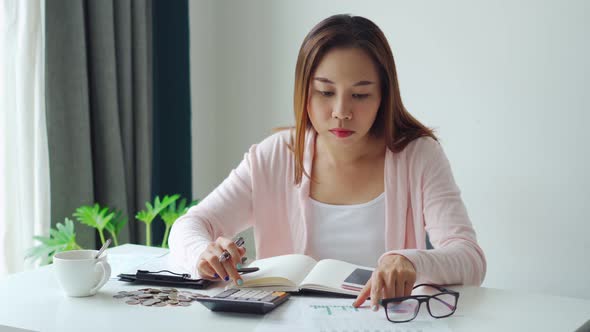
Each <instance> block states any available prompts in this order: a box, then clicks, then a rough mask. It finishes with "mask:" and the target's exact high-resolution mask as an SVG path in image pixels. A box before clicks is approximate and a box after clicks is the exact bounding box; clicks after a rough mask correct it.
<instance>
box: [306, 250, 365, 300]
mask: <svg viewBox="0 0 590 332" xmlns="http://www.w3.org/2000/svg"><path fill="white" fill-rule="evenodd" d="M357 268H362V269H366V270H371V271H373V270H375V269H374V268H372V267H365V266H360V265H356V264H352V263H347V262H343V261H339V260H335V259H322V260H321V261H319V262H318V263H317V264H316V265H315V266H314V267H313V270H311V272H309V274H308V275H307V277H306V278H305V279H304V280H303V281H302V282H301V288H308V289H314V290H325V291H332V292H338V293H342V294H351V295H356V294H358V293H359V292H357V291H351V290H346V289H343V288H342V287H340V286H341V285H342V282H343V281H344V279H346V277H348V276H349V275H350V274H351V273H352V271H354V270H355V269H357Z"/></svg>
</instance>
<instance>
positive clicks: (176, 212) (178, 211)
mask: <svg viewBox="0 0 590 332" xmlns="http://www.w3.org/2000/svg"><path fill="white" fill-rule="evenodd" d="M198 203H199V201H198V200H195V201H192V202H191V203H190V204H189V206H186V199H185V198H183V199H182V200H180V201H179V204H178V206H177V205H176V202H172V203H171V204H170V205H169V206H168V208H167V209H164V210H163V211H162V212H161V213H160V217H161V218H162V220H163V221H164V223H165V224H166V226H168V227H172V224H174V222H175V221H176V220H177V219H178V218H180V217H181V216H182V215H184V214H185V213H186V212H187V211H188V209H189V208H191V207H192V206H194V205H197V204H198Z"/></svg>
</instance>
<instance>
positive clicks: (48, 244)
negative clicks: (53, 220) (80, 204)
mask: <svg viewBox="0 0 590 332" xmlns="http://www.w3.org/2000/svg"><path fill="white" fill-rule="evenodd" d="M56 228H57V229H53V228H52V229H50V230H49V237H43V236H34V237H33V239H35V240H37V241H39V242H41V244H39V245H37V246H35V247H32V248H30V249H29V250H27V254H26V256H25V258H27V259H31V260H33V261H36V260H40V261H41V265H46V264H49V263H51V261H52V260H53V255H55V254H56V253H58V252H61V251H67V250H72V249H77V248H79V247H80V246H79V245H78V244H77V243H76V233H74V223H73V222H72V220H70V219H68V218H66V219H65V220H64V224H60V223H58V224H57V225H56Z"/></svg>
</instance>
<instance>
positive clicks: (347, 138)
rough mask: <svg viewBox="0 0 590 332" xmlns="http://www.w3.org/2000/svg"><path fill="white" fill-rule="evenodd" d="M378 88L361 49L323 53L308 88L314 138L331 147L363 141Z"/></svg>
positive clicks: (377, 100)
mask: <svg viewBox="0 0 590 332" xmlns="http://www.w3.org/2000/svg"><path fill="white" fill-rule="evenodd" d="M380 87H381V82H380V81H379V74H378V71H377V66H376V65H375V63H374V62H373V60H372V59H371V57H370V56H369V55H368V54H367V53H366V52H365V51H363V50H362V49H359V48H336V49H332V50H330V51H329V52H328V53H326V54H325V55H324V57H323V58H322V59H321V60H320V63H319V65H318V67H317V69H316V71H315V73H314V74H313V76H312V78H311V82H310V86H309V100H308V110H309V118H310V121H311V123H312V125H313V127H314V128H315V130H316V131H317V132H318V135H321V136H322V137H324V138H325V139H327V140H329V141H330V142H331V143H332V142H333V143H335V144H346V145H350V144H354V143H357V142H359V141H362V140H366V139H367V137H368V136H367V135H368V134H369V130H370V129H371V126H372V125H373V122H374V121H375V117H376V116H377V111H378V110H379V105H380V104H381V88H380Z"/></svg>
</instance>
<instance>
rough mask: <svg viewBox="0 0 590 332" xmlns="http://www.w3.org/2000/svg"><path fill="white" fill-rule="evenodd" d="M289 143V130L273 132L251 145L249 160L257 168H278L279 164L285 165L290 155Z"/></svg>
mask: <svg viewBox="0 0 590 332" xmlns="http://www.w3.org/2000/svg"><path fill="white" fill-rule="evenodd" d="M290 142H291V134H290V130H281V131H278V132H275V133H273V134H271V135H269V136H267V137H266V138H264V139H263V140H262V141H260V142H258V143H256V144H253V145H252V147H251V148H250V150H249V154H250V159H251V161H252V162H255V163H256V164H257V165H258V166H263V165H265V166H279V165H280V164H286V163H288V162H289V160H290V158H291V155H292V153H291V150H290V148H289V146H290Z"/></svg>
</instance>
